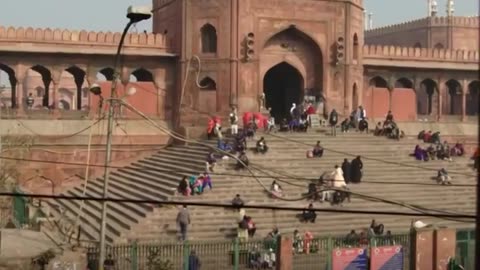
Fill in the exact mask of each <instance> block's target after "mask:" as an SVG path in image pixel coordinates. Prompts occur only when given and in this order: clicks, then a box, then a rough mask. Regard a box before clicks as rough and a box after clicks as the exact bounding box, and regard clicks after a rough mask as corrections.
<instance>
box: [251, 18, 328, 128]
mask: <svg viewBox="0 0 480 270" xmlns="http://www.w3.org/2000/svg"><path fill="white" fill-rule="evenodd" d="M267 36H269V35H267ZM262 43H263V42H262ZM323 60H324V59H323V56H322V50H321V47H320V45H319V43H318V42H317V40H315V39H314V38H313V37H312V36H311V35H309V34H307V33H306V32H303V31H301V30H300V28H299V27H297V26H293V25H291V26H290V27H287V28H286V29H283V30H281V31H279V32H276V33H272V35H271V36H270V37H269V38H267V39H266V40H265V43H263V48H262V50H261V53H260V78H261V79H260V80H259V88H260V89H262V90H263V92H264V93H265V95H266V99H267V100H266V103H267V104H266V105H267V106H269V107H271V108H272V113H273V115H274V116H275V118H276V120H280V118H284V117H286V116H288V115H289V110H290V107H291V105H292V103H297V104H298V103H303V101H304V97H305V96H306V95H308V100H309V101H313V100H314V99H315V100H316V101H317V102H318V104H317V105H319V104H320V103H321V102H322V101H323V98H324V97H325V93H324V92H323V90H324V81H323V78H324V76H325V74H324V72H325V70H324V68H323V65H324V62H323ZM272 74H273V75H272ZM262 78H263V82H262ZM262 83H263V85H262ZM280 94H282V95H285V96H284V97H278V95H280ZM273 102H278V104H274V103H273ZM287 112H288V113H287Z"/></svg>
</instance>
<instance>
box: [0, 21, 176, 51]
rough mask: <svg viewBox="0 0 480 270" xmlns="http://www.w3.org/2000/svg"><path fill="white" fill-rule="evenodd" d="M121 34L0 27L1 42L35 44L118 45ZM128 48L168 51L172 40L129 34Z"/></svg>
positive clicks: (161, 35) (156, 35)
mask: <svg viewBox="0 0 480 270" xmlns="http://www.w3.org/2000/svg"><path fill="white" fill-rule="evenodd" d="M121 35H122V34H121V33H118V32H116V33H113V32H93V31H90V32H88V31H85V30H81V31H76V30H68V29H50V28H45V29H42V28H35V29H34V28H31V27H28V28H23V27H18V28H15V27H4V26H0V42H2V41H6V42H9V41H15V42H35V43H47V44H48V43H52V44H53V43H54V44H65V45H71V44H77V45H82V44H83V45H96V46H98V45H117V44H118V43H119V42H120V38H121ZM125 46H126V47H145V48H157V49H162V48H163V49H165V50H166V51H168V48H169V47H170V40H169V39H167V38H166V36H165V35H163V34H154V33H129V34H127V36H126V38H125Z"/></svg>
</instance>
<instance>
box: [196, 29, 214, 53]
mask: <svg viewBox="0 0 480 270" xmlns="http://www.w3.org/2000/svg"><path fill="white" fill-rule="evenodd" d="M200 34H201V47H202V53H216V52H217V29H216V28H215V27H214V26H213V25H211V24H209V23H207V24H205V25H203V26H202V28H200Z"/></svg>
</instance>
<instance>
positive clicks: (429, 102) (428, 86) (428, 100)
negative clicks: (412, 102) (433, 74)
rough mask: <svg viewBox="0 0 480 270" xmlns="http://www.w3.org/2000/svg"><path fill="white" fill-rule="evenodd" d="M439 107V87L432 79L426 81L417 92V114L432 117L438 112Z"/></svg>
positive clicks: (421, 83)
mask: <svg viewBox="0 0 480 270" xmlns="http://www.w3.org/2000/svg"><path fill="white" fill-rule="evenodd" d="M437 107H438V85H437V83H436V82H435V81H434V80H432V79H430V78H427V79H424V80H423V81H421V82H420V89H419V91H417V114H419V115H432V114H434V113H436V112H437Z"/></svg>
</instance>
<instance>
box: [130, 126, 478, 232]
mask: <svg viewBox="0 0 480 270" xmlns="http://www.w3.org/2000/svg"><path fill="white" fill-rule="evenodd" d="M258 136H261V135H258ZM264 137H265V138H266V140H267V142H268V144H269V146H270V151H269V153H268V154H266V155H257V154H253V153H249V157H250V161H251V163H252V165H253V167H257V168H258V167H261V168H263V169H264V170H266V171H270V172H269V174H271V175H275V176H279V175H283V176H282V177H284V179H283V180H282V182H281V185H282V187H283V189H284V193H285V194H286V198H287V199H296V198H300V197H301V195H302V194H303V193H305V192H306V191H307V185H308V183H309V182H308V181H306V180H305V179H294V178H292V177H288V175H290V176H295V177H296V178H298V177H304V178H309V179H318V177H319V176H320V175H321V174H322V173H323V172H326V171H327V172H330V171H332V170H333V166H334V165H335V164H339V165H340V164H341V162H342V161H343V159H344V158H348V159H349V160H351V159H352V158H353V157H354V156H356V155H362V156H364V157H365V158H364V159H363V163H364V178H363V181H364V182H363V183H361V184H359V185H351V187H350V188H351V190H352V191H353V192H357V193H361V194H365V195H369V196H376V197H380V198H384V199H388V200H393V201H398V202H405V203H409V204H415V205H418V206H421V207H425V208H431V209H441V210H444V211H450V212H455V213H456V212H461V213H468V214H473V213H474V209H475V189H474V188H473V187H472V186H466V187H465V186H464V187H462V186H439V185H436V184H435V181H434V180H432V177H433V176H436V170H438V169H440V168H441V167H445V168H446V169H447V170H449V172H450V174H451V176H452V177H453V183H454V184H469V185H473V184H475V173H474V171H473V170H472V169H471V167H470V165H469V164H470V163H471V161H470V160H469V159H468V158H466V157H465V158H457V159H455V160H454V162H447V161H430V162H418V161H416V160H414V158H413V157H411V156H409V154H410V153H411V152H412V151H413V148H414V146H415V145H416V144H418V143H419V141H417V140H415V139H413V138H406V139H404V140H402V141H399V142H397V141H393V140H388V139H386V138H383V137H380V138H379V137H374V136H373V135H371V134H369V135H366V134H357V133H347V134H339V136H337V137H335V138H334V137H330V136H326V135H325V134H322V133H319V132H313V131H312V132H309V133H307V134H299V133H294V134H282V133H276V134H274V135H264ZM290 140H293V141H290ZM317 140H321V141H322V145H323V146H324V147H325V148H326V149H331V150H334V151H328V150H327V151H326V153H325V154H324V157H322V158H320V159H306V158H305V154H306V151H307V150H310V149H311V148H312V147H313V145H314V144H315V142H316V141H317ZM212 144H213V142H212ZM249 146H254V141H252V142H250V145H249ZM177 149H182V151H183V152H184V153H185V156H188V157H189V158H190V159H192V160H201V159H202V158H204V156H205V152H204V148H203V147H201V146H188V147H187V146H178V148H177ZM341 152H344V154H343V153H341ZM347 153H349V154H350V155H352V156H349V155H347ZM234 163H235V162H234V161H233V160H230V161H221V162H220V166H219V167H218V169H217V170H216V175H213V190H211V191H208V190H207V191H206V192H205V193H204V194H202V195H200V196H193V197H189V198H187V197H183V196H177V197H175V200H180V201H199V202H221V203H230V201H231V199H232V198H233V197H234V196H235V194H237V193H239V194H241V195H242V197H243V198H244V200H245V201H246V202H247V203H248V204H261V205H275V206H295V207H306V206H307V205H308V201H306V200H299V201H293V202H288V201H282V200H278V199H272V198H269V197H268V195H267V194H266V192H265V191H264V189H263V188H262V187H261V186H260V185H259V183H258V182H257V181H260V182H262V183H263V184H264V185H265V186H270V184H271V182H272V180H273V178H272V177H268V176H267V177H266V176H265V174H263V175H262V173H260V172H256V174H257V175H258V176H261V177H260V178H259V179H258V180H256V179H254V178H253V177H251V176H250V175H249V174H248V173H247V172H246V171H244V172H241V174H243V176H242V175H238V174H239V172H236V171H234V170H233V169H232V167H233V165H234ZM397 163H401V164H397ZM272 171H275V172H272ZM222 174H226V175H222ZM464 174H466V175H464ZM369 182H372V183H369ZM373 182H382V183H373ZM385 182H386V183H385ZM417 183H418V184H425V185H417ZM315 207H319V208H325V209H345V210H349V209H350V210H368V211H400V212H414V211H412V210H410V209H407V208H404V207H401V206H397V205H391V204H385V203H381V202H373V201H367V200H364V199H360V198H358V197H353V198H352V202H351V203H345V204H344V205H343V206H331V205H330V204H328V203H323V204H322V203H319V202H316V203H315ZM189 209H190V214H191V217H192V224H191V226H190V227H189V238H190V239H192V240H212V239H223V238H231V237H234V236H235V235H236V230H237V229H236V228H237V223H236V217H237V213H236V212H235V211H234V210H231V209H222V208H206V207H194V206H192V207H189ZM176 213H177V209H176V208H175V207H170V208H164V207H162V208H156V209H154V210H153V213H152V214H151V215H150V216H149V217H148V218H147V219H144V220H143V221H142V222H140V223H139V224H138V225H136V226H134V228H133V229H132V230H131V231H129V232H128V233H127V234H126V235H125V238H126V239H137V240H174V239H176V237H177V231H178V229H177V228H176V225H175V217H176ZM296 214H298V213H292V212H283V211H270V210H247V215H250V216H252V218H253V220H254V222H255V223H256V224H257V235H256V237H264V236H266V234H267V233H268V232H269V231H270V230H271V229H272V227H273V226H277V227H279V229H280V231H281V232H283V233H288V234H291V233H292V232H293V230H294V229H299V230H300V231H302V232H303V231H304V230H310V231H312V232H313V233H314V235H316V236H320V235H337V234H341V235H343V234H346V233H348V232H349V231H350V230H352V229H355V230H357V231H358V230H361V229H364V228H366V227H368V226H369V224H370V221H371V219H372V218H375V219H376V220H377V221H378V222H381V223H383V224H384V225H385V227H386V230H391V231H392V232H393V233H399V232H406V231H408V230H409V226H410V223H411V221H412V219H413V218H412V217H408V216H407V217H402V216H370V215H362V214H339V213H321V212H320V213H318V216H317V222H316V223H315V224H311V223H308V224H305V223H301V222H299V220H298V218H297V217H296ZM420 219H421V220H422V221H423V222H426V223H432V224H435V225H436V226H449V227H455V228H464V227H473V225H474V224H472V223H463V222H456V221H451V220H443V219H437V218H420Z"/></svg>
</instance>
